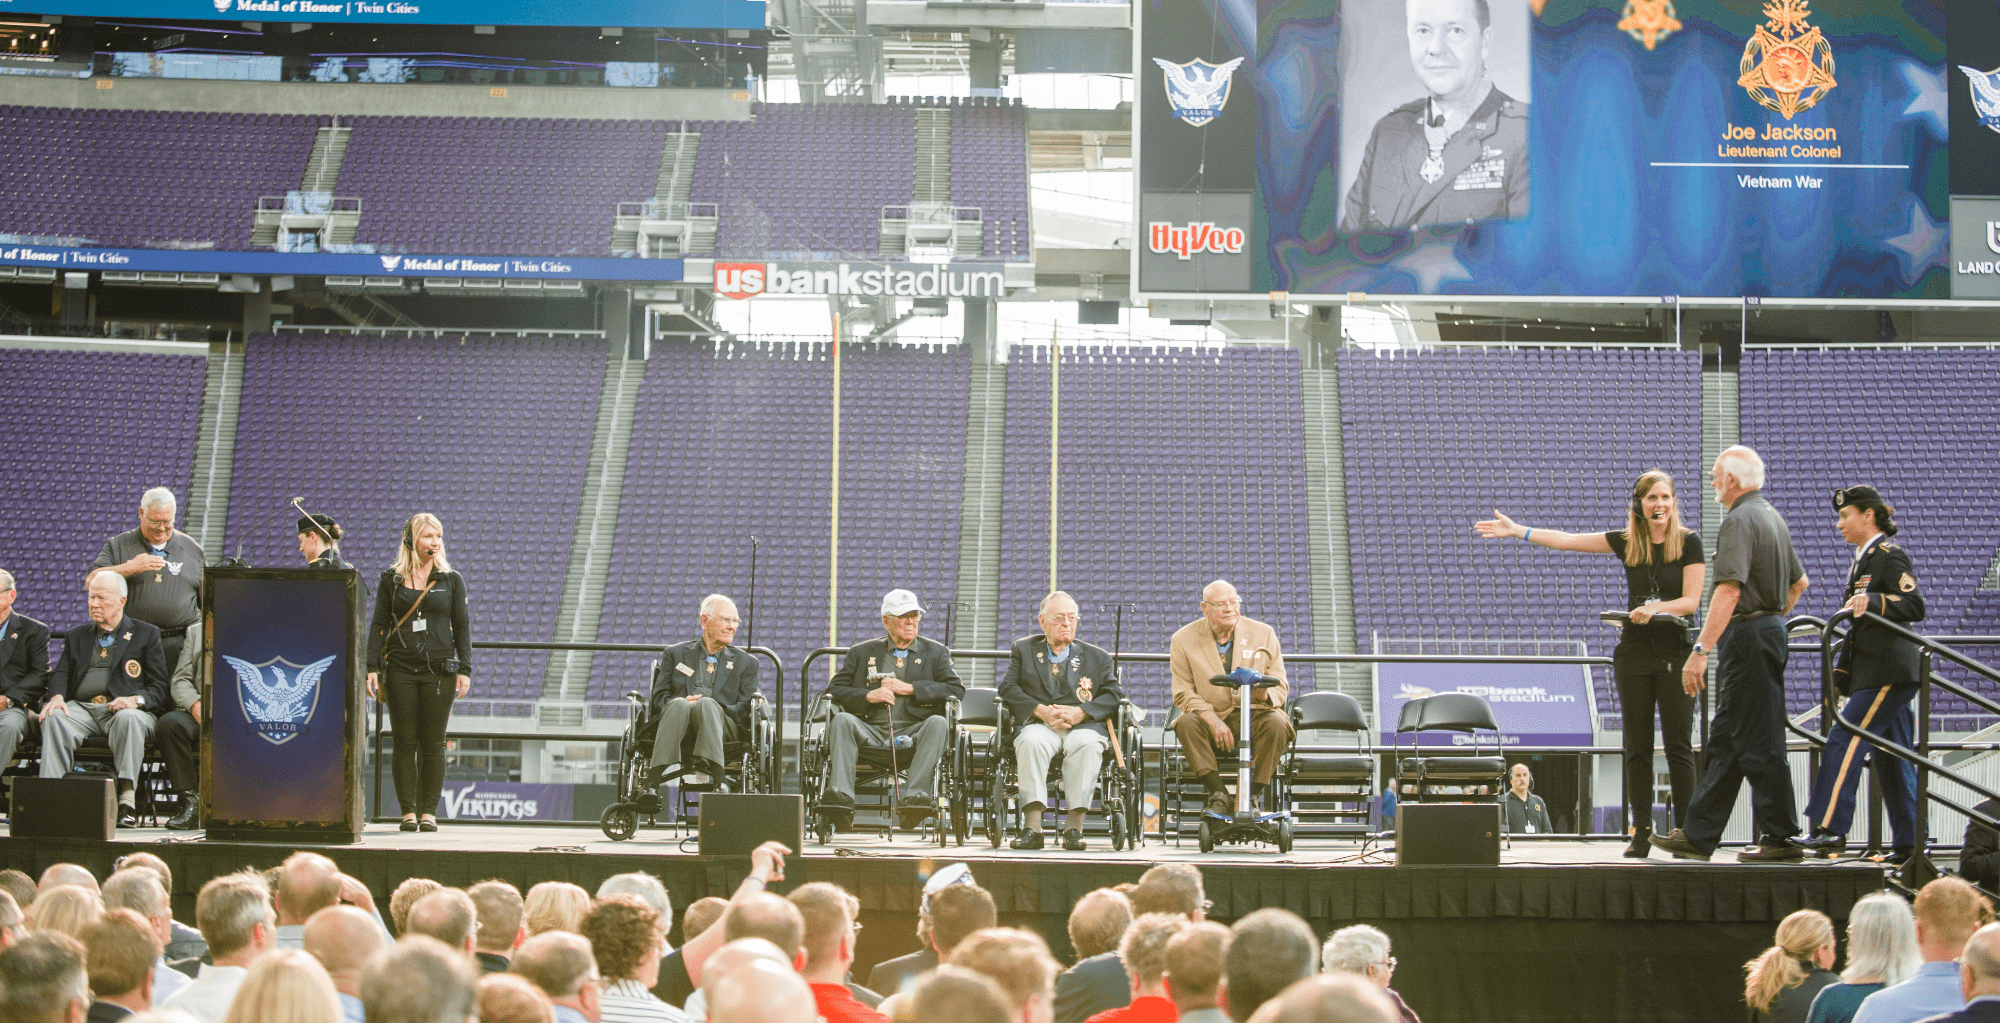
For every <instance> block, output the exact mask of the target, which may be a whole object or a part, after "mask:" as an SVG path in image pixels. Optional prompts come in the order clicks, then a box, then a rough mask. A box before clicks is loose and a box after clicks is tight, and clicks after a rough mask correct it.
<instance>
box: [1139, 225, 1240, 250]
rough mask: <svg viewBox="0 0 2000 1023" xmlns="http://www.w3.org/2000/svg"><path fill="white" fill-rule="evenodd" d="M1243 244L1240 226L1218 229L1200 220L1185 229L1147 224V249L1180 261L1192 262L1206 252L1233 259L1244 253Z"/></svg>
mask: <svg viewBox="0 0 2000 1023" xmlns="http://www.w3.org/2000/svg"><path fill="white" fill-rule="evenodd" d="M1243 241H1244V234H1243V229H1242V228H1240V227H1217V226H1215V225H1214V224H1211V223H1207V222H1202V221H1198V222H1196V223H1192V224H1189V225H1187V226H1186V227H1176V226H1175V225H1173V224H1171V223H1165V222H1161V221H1154V222H1152V223H1150V224H1147V225H1146V247H1147V248H1149V249H1151V250H1152V251H1153V252H1154V253H1155V254H1157V255H1162V256H1164V255H1166V254H1168V253H1172V254H1174V255H1176V256H1179V257H1180V258H1182V259H1193V258H1194V257H1196V256H1198V255H1201V254H1202V253H1205V252H1213V253H1215V254H1216V255H1218V256H1220V255H1232V256H1233V255H1237V254H1240V253H1241V252H1242V251H1243Z"/></svg>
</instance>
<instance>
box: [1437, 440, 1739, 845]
mask: <svg viewBox="0 0 2000 1023" xmlns="http://www.w3.org/2000/svg"><path fill="white" fill-rule="evenodd" d="M1472 528H1473V529H1474V530H1476V531H1477V532H1478V533H1479V535H1480V536H1484V537H1488V538H1499V537H1511V536H1518V537H1521V538H1522V539H1524V540H1528V541H1530V542H1532V543H1538V544H1541V545H1542V546H1544V547H1551V548H1554V549H1556V550H1559V551H1582V552H1584V553H1587V554H1616V555H1618V558H1619V560H1620V561H1621V562H1623V563H1624V567H1625V592H1626V594H1627V597H1628V602H1627V603H1628V606H1629V607H1630V608H1631V620H1632V623H1631V624H1630V625H1626V626H1623V627H1622V628H1621V629H1620V630H1619V636H1618V648H1617V649H1616V650H1614V651H1613V652H1612V654H1611V660H1612V675H1613V677H1614V678H1615V679H1616V680H1617V684H1618V702H1619V705H1620V706H1621V707H1622V708H1623V709H1624V712H1625V728H1624V736H1625V742H1624V759H1625V794H1626V797H1627V799H1628V800H1629V803H1630V806H1631V808H1632V818H1633V821H1632V823H1633V825H1634V827H1633V833H1632V845H1631V847H1630V848H1628V849H1626V850H1625V855H1627V856H1630V857H1633V858H1635V859H1644V858H1645V857H1646V854H1647V852H1648V851H1650V849H1651V848H1652V847H1651V845H1650V844H1649V843H1648V839H1649V838H1650V837H1651V836H1652V833H1653V709H1654V708H1655V707H1658V708H1659V723H1660V731H1661V733H1662V734H1663V735H1664V736H1665V739H1666V752H1667V776H1668V778H1669V784H1670V785H1671V787H1672V792H1673V820H1672V821H1670V822H1669V823H1668V826H1669V828H1673V827H1679V826H1680V824H1681V822H1682V821H1683V820H1684V819H1685V818H1686V817H1687V808H1688V800H1689V799H1690V798H1691V797H1692V796H1693V795H1694V781H1695V778H1694V746H1693V744H1692V742H1691V741H1690V732H1691V731H1692V729H1693V726H1694V697H1692V696H1689V695H1688V694H1687V691H1686V690H1684V689H1683V688H1681V665H1682V663H1683V662H1685V661H1686V660H1687V655H1688V652H1689V650H1691V649H1693V646H1692V644H1691V643H1690V641H1689V639H1688V632H1687V630H1686V629H1685V628H1683V627H1681V626H1679V625H1676V624H1673V623H1671V622H1655V621H1653V616H1654V615H1676V616H1679V617H1680V618H1683V619H1692V618H1693V616H1694V614H1695V612H1696V611H1698V610H1700V608H1701V587H1702V582H1703V579H1704V575H1705V573H1706V571H1707V566H1706V564H1705V563H1704V559H1703V557H1702V550H1701V535H1700V534H1699V533H1696V532H1694V531H1693V530H1690V529H1688V528H1687V527H1686V526H1685V525H1682V524H1681V514H1680V504H1679V502H1678V501H1677V500H1676V499H1675V496H1674V478H1673V477H1672V476H1669V475H1667V474H1666V473H1665V472H1664V471H1662V470H1659V469H1648V470H1646V472H1645V473H1643V474H1641V475H1640V477H1639V479H1638V481H1637V482H1635V483H1633V484H1632V499H1631V501H1630V503H1628V504H1627V505H1626V509H1625V528H1624V529H1614V530H1609V531H1607V532H1603V533H1564V532H1561V531H1559V530H1554V529H1534V528H1531V527H1528V526H1523V525H1521V524H1520V523H1518V522H1515V521H1514V520H1513V519H1510V518H1508V517H1507V516H1505V515H1503V514H1501V513H1500V512H1499V510H1497V509H1496V510H1495V511H1494V512H1493V518H1491V519H1488V520H1486V521H1484V522H1480V523H1478V524H1477V525H1475V526H1473V527H1472ZM1635 535H1637V536H1644V537H1645V538H1646V541H1647V542H1645V543H1637V544H1635V543H1631V542H1629V538H1630V537H1632V536H1635Z"/></svg>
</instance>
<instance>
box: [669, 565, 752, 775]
mask: <svg viewBox="0 0 2000 1023" xmlns="http://www.w3.org/2000/svg"><path fill="white" fill-rule="evenodd" d="M737 624H738V618H737V614H736V603H735V602H734V601H732V600H730V599H729V598H728V597H725V596H723V595H722V594H720V593H712V594H709V595H708V596H706V597H703V598H702V601H701V635H700V636H699V637H698V638H695V639H691V640H688V641H687V642H685V643H678V644H675V645H673V646H670V647H668V648H666V650H665V651H663V652H662V654H661V657H660V665H659V673H658V674H657V675H656V676H655V678H654V680H653V692H652V697H651V700H650V706H649V709H648V716H650V717H653V718H656V719H658V721H659V728H658V730H657V731H655V732H654V733H653V754H652V758H651V760H650V762H649V766H648V768H647V771H646V785H645V787H646V788H647V789H649V790H650V789H654V788H657V787H659V786H660V785H661V784H663V783H665V782H667V781H669V780H672V779H675V778H678V779H680V782H681V784H682V785H683V786H694V787H703V786H711V785H712V786H714V788H715V790H716V791H722V792H726V791H728V782H727V781H726V780H725V779H726V772H725V769H724V768H725V765H726V764H727V763H728V760H727V758H726V754H725V752H724V751H725V747H726V746H727V745H728V744H729V743H732V742H736V741H738V740H740V739H741V738H742V737H743V736H745V735H746V734H747V733H748V731H749V728H750V703H751V701H752V700H753V699H754V698H755V697H756V696H757V694H758V692H759V690H758V688H757V658H756V657H755V656H753V655H752V654H751V653H750V651H748V650H745V649H743V648H742V647H738V646H731V645H730V641H731V640H733V639H735V638H736V626H737Z"/></svg>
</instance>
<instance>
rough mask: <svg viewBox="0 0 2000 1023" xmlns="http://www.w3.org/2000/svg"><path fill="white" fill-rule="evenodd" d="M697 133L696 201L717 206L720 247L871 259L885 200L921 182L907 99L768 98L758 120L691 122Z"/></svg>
mask: <svg viewBox="0 0 2000 1023" xmlns="http://www.w3.org/2000/svg"><path fill="white" fill-rule="evenodd" d="M688 130H690V131H699V132H701V148H700V150H699V151H698V152H697V153H696V155H695V167H694V179H693V183H692V184H691V186H690V188H689V191H688V198H689V200H690V201H693V202H702V203H716V204H718V207H719V213H718V220H717V223H716V234H715V247H716V254H717V255H718V256H720V257H721V258H724V259H729V258H737V257H741V258H747V259H763V258H766V257H767V256H770V255H773V254H786V255H789V256H791V257H792V258H808V257H814V256H822V257H841V258H850V259H852V258H864V259H872V258H874V257H875V254H876V253H877V252H878V251H880V248H881V216H882V207H883V206H886V205H890V204H900V203H907V202H909V201H910V197H911V195H912V194H913V191H914V189H915V187H916V185H915V181H916V159H917V131H916V118H915V116H914V115H913V113H912V112H911V108H910V107H908V106H903V105H893V106H862V105H855V104H841V103H834V104H827V105H824V106H779V105H774V104H768V103H767V104H762V105H760V106H758V107H757V116H756V119H755V120H750V121H702V122H691V123H690V124H689V125H688Z"/></svg>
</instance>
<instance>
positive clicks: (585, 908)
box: [522, 881, 728, 937]
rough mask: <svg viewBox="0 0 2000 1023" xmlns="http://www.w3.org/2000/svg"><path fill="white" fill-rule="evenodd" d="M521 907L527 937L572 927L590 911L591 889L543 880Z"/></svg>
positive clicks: (577, 924)
mask: <svg viewBox="0 0 2000 1023" xmlns="http://www.w3.org/2000/svg"><path fill="white" fill-rule="evenodd" d="M716 901H718V902H720V901H722V900H720V899H718V900H716ZM723 904H724V905H728V903H723ZM524 910H525V914H526V915H525V918H524V919H523V921H522V927H523V928H524V929H525V930H526V931H527V932H528V935H529V937H533V936H534V935H537V934H540V933H542V932H543V931H574V930H576V929H577V928H578V927H581V926H582V925H583V914H585V913H587V912H589V911H590V893H589V892H587V891H584V890H583V888H582V887H581V886H579V885H573V884H570V883H569V882H568V881H543V882H542V883H541V884H538V885H536V886H534V887H533V888H530V889H528V898H527V900H526V904H525V906H524Z"/></svg>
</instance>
